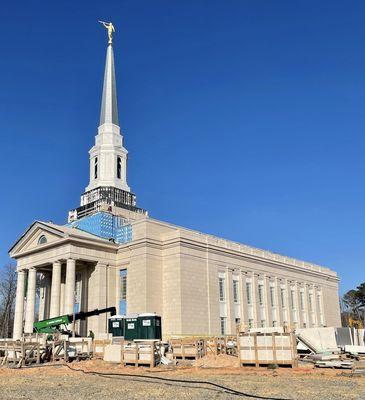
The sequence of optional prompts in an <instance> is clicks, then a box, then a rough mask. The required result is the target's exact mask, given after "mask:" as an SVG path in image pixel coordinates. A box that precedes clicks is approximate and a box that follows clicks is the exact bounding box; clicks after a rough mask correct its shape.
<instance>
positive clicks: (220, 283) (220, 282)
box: [219, 277, 226, 301]
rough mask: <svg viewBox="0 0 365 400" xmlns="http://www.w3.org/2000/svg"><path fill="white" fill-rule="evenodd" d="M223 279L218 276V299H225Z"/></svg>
mask: <svg viewBox="0 0 365 400" xmlns="http://www.w3.org/2000/svg"><path fill="white" fill-rule="evenodd" d="M224 286H225V279H224V278H221V277H220V278H219V300H220V301H225V300H226V291H225V287H224Z"/></svg>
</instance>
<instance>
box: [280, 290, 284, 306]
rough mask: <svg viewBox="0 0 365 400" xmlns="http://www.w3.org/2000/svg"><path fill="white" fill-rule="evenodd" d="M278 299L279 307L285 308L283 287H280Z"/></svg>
mask: <svg viewBox="0 0 365 400" xmlns="http://www.w3.org/2000/svg"><path fill="white" fill-rule="evenodd" d="M280 301H281V308H285V289H284V288H281V289H280Z"/></svg>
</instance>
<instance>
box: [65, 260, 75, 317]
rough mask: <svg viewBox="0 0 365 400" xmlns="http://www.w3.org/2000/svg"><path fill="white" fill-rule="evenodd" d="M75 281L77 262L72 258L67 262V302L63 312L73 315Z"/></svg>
mask: <svg viewBox="0 0 365 400" xmlns="http://www.w3.org/2000/svg"><path fill="white" fill-rule="evenodd" d="M75 281H76V261H75V260H73V259H72V258H69V259H68V260H67V265H66V284H65V301H64V306H63V312H64V313H65V314H72V313H73V311H74V306H75V284H76V283H75Z"/></svg>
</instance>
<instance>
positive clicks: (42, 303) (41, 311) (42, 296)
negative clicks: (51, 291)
mask: <svg viewBox="0 0 365 400" xmlns="http://www.w3.org/2000/svg"><path fill="white" fill-rule="evenodd" d="M39 286H40V287H39V308H38V321H42V319H45V317H44V315H45V309H46V277H45V275H44V274H43V273H42V274H41V278H40V282H39Z"/></svg>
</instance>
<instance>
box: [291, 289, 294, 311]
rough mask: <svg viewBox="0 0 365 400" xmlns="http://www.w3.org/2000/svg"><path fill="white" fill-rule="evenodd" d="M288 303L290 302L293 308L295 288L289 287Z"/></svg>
mask: <svg viewBox="0 0 365 400" xmlns="http://www.w3.org/2000/svg"><path fill="white" fill-rule="evenodd" d="M290 303H291V308H292V309H293V310H295V290H294V289H290Z"/></svg>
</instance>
